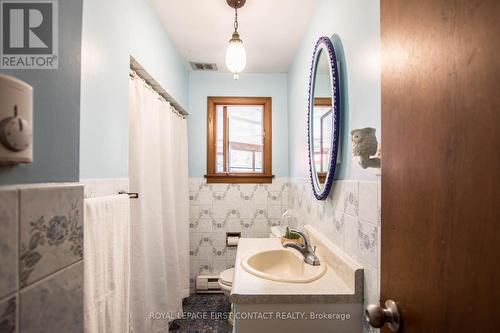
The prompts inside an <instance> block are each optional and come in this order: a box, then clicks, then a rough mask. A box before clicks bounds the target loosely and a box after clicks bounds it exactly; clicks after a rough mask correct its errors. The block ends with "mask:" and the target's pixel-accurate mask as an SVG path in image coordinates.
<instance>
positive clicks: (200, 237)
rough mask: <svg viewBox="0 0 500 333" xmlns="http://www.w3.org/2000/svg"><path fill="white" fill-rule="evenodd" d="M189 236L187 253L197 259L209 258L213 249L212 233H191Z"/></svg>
mask: <svg viewBox="0 0 500 333" xmlns="http://www.w3.org/2000/svg"><path fill="white" fill-rule="evenodd" d="M190 236H191V237H190V242H189V243H190V246H189V255H190V256H191V257H195V258H197V259H200V258H211V257H212V255H213V251H214V241H213V238H212V233H192V234H191V235H190Z"/></svg>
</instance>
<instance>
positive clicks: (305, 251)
mask: <svg viewBox="0 0 500 333" xmlns="http://www.w3.org/2000/svg"><path fill="white" fill-rule="evenodd" d="M290 231H292V232H294V233H297V234H299V235H300V237H302V239H303V240H304V244H297V243H292V242H285V243H283V247H285V248H288V247H291V248H292V249H295V250H297V251H299V252H300V253H301V254H302V255H303V256H304V261H305V262H306V263H307V264H309V265H313V266H319V259H318V257H317V256H316V254H315V253H314V252H315V251H316V246H315V247H314V249H313V248H312V247H311V244H310V243H309V239H308V238H307V236H306V234H304V233H303V232H300V231H298V230H293V229H291V230H290Z"/></svg>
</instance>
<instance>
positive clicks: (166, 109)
mask: <svg viewBox="0 0 500 333" xmlns="http://www.w3.org/2000/svg"><path fill="white" fill-rule="evenodd" d="M171 109H172V106H170V104H169V103H168V102H166V101H164V100H160V99H159V95H158V94H157V93H156V92H155V91H153V90H152V89H151V88H150V87H148V86H146V85H145V83H144V81H143V80H142V79H140V78H138V77H135V76H134V77H132V78H131V80H130V133H129V137H130V151H129V154H130V155H129V175H130V191H131V192H138V193H139V199H136V200H131V205H132V206H131V232H130V243H131V249H130V261H131V263H130V264H131V268H130V270H131V282H130V283H131V286H130V316H131V331H132V332H135V333H149V332H152V333H156V332H165V331H166V329H167V327H168V322H169V321H170V320H172V315H175V314H177V313H179V312H181V311H182V298H184V297H187V296H188V295H189V198H188V196H189V193H188V174H187V172H188V165H187V126H186V120H185V119H182V118H181V117H179V116H178V115H176V114H175V113H174V112H172V110H171Z"/></svg>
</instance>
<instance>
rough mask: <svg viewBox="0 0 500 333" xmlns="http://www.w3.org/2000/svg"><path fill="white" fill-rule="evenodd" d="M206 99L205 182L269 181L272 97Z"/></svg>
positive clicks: (270, 170) (270, 179) (270, 178)
mask: <svg viewBox="0 0 500 333" xmlns="http://www.w3.org/2000/svg"><path fill="white" fill-rule="evenodd" d="M207 102H208V103H207V105H208V110H207V120H208V122H207V124H208V128H207V135H208V137H207V175H206V178H207V182H208V183H271V181H272V178H273V176H272V156H271V154H272V153H271V140H272V138H271V98H270V97H208V101H207Z"/></svg>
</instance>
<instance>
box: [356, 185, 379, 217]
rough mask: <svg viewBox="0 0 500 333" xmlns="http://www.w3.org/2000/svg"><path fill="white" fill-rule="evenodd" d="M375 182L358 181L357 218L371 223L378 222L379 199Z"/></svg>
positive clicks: (377, 186)
mask: <svg viewBox="0 0 500 333" xmlns="http://www.w3.org/2000/svg"><path fill="white" fill-rule="evenodd" d="M379 186H380V185H379V183H376V182H359V218H360V219H362V220H365V221H368V222H371V223H378V222H379V217H378V216H379V204H378V203H379V199H378V192H379V191H378V188H379Z"/></svg>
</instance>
